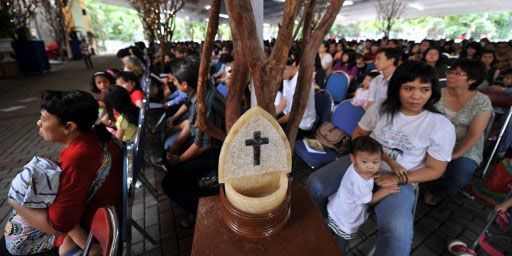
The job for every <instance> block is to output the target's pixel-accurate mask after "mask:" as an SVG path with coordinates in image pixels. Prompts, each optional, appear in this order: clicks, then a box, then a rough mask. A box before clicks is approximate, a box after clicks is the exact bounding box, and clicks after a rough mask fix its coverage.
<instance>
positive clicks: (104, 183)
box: [6, 91, 123, 255]
mask: <svg viewBox="0 0 512 256" xmlns="http://www.w3.org/2000/svg"><path fill="white" fill-rule="evenodd" d="M97 118H98V103H97V101H96V100H95V99H94V97H93V96H92V95H90V94H88V93H86V92H83V91H70V92H62V91H44V92H43V93H42V96H41V116H40V119H39V120H38V121H37V126H38V127H39V134H40V135H41V137H42V138H43V139H44V140H45V141H48V142H57V143H61V144H64V145H65V148H64V149H63V150H62V152H61V153H60V169H61V170H62V171H61V173H60V179H59V181H60V184H58V185H59V189H58V191H57V193H56V196H55V197H54V199H53V201H52V202H51V203H50V204H49V205H48V207H47V208H30V207H27V206H24V205H23V202H16V200H13V197H11V196H10V199H9V200H8V201H9V204H10V205H11V206H12V207H13V208H14V210H15V214H16V215H17V216H15V217H14V219H16V218H18V219H22V220H23V221H24V222H26V225H27V226H28V227H30V228H32V229H35V230H38V231H40V232H41V233H39V234H32V235H31V236H29V237H28V238H27V237H25V238H24V239H28V240H29V241H10V243H11V244H9V242H8V245H7V247H8V248H9V245H11V246H12V245H13V244H16V242H18V244H21V245H19V246H18V247H17V249H20V248H22V249H23V248H24V246H26V248H25V249H26V250H27V251H26V254H34V253H41V250H44V249H45V248H36V247H34V246H31V245H36V244H45V243H46V244H51V243H53V245H55V246H57V247H60V248H59V254H60V255H67V254H68V253H70V252H73V251H76V252H79V250H80V248H82V249H83V248H84V245H85V242H86V240H87V233H88V231H89V228H90V225H91V222H92V218H93V216H94V213H95V212H96V210H97V209H99V208H101V207H104V206H107V205H112V206H114V207H115V208H116V210H117V212H118V213H120V209H121V193H122V183H121V180H122V166H123V163H122V148H121V147H120V146H119V144H117V142H116V141H115V140H113V139H112V136H111V134H110V133H109V132H108V131H107V130H106V129H105V127H104V126H102V125H95V122H96V120H97ZM32 180H34V179H32ZM11 219H13V218H11ZM9 224H11V225H12V224H13V223H8V227H9ZM9 232H14V231H12V230H11V231H10V230H8V229H7V230H6V240H8V239H9V236H10V235H13V234H9ZM32 233H34V232H32ZM36 233H37V232H36ZM18 237H21V236H18ZM41 238H44V239H46V241H38V240H36V239H41ZM20 239H21V238H20ZM30 239H34V240H35V241H30ZM46 249H48V248H46ZM17 253H19V252H17ZM99 254H100V250H99V246H98V245H96V246H95V247H93V255H99Z"/></svg>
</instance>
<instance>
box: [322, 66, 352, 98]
mask: <svg viewBox="0 0 512 256" xmlns="http://www.w3.org/2000/svg"><path fill="white" fill-rule="evenodd" d="M349 84H350V78H349V76H348V75H347V73H345V72H343V71H341V70H337V71H334V72H332V73H331V74H330V75H329V77H328V78H327V82H326V85H325V90H326V91H328V92H329V93H330V94H331V96H332V99H333V100H334V103H338V102H341V101H343V100H344V99H345V97H346V96H347V89H348V86H349Z"/></svg>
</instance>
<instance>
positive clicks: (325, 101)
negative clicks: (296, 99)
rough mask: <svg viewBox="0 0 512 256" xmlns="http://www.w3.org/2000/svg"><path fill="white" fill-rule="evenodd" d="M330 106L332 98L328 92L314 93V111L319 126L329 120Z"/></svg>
mask: <svg viewBox="0 0 512 256" xmlns="http://www.w3.org/2000/svg"><path fill="white" fill-rule="evenodd" d="M332 105H333V102H332V97H331V94H330V93H329V92H328V91H325V90H320V91H318V92H317V93H315V110H316V115H317V116H318V123H319V124H322V123H323V122H325V121H328V120H329V118H331V109H332Z"/></svg>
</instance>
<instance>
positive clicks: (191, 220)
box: [180, 215, 196, 228]
mask: <svg viewBox="0 0 512 256" xmlns="http://www.w3.org/2000/svg"><path fill="white" fill-rule="evenodd" d="M195 224H196V217H194V215H188V216H187V217H185V218H183V219H181V220H180V225H181V226H182V227H184V228H191V227H193V226H194V225H195Z"/></svg>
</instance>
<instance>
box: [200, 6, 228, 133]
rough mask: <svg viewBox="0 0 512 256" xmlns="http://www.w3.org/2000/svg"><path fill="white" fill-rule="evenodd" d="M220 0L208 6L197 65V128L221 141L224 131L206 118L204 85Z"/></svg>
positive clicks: (217, 25)
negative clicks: (206, 22)
mask: <svg viewBox="0 0 512 256" xmlns="http://www.w3.org/2000/svg"><path fill="white" fill-rule="evenodd" d="M219 14H220V0H212V3H211V8H210V18H209V21H208V29H207V31H206V38H205V40H204V44H203V50H202V53H201V64H200V66H199V77H198V80H197V92H196V93H197V115H198V119H197V128H198V129H199V130H201V131H203V132H207V133H208V134H210V136H212V137H214V138H216V139H218V140H221V141H223V140H224V138H225V137H226V134H225V133H224V131H222V130H220V129H219V128H217V127H215V126H214V125H212V124H211V123H209V122H208V120H206V102H205V100H206V86H207V83H208V81H207V79H208V67H209V66H210V58H211V56H212V49H213V45H212V43H213V40H214V39H215V35H216V34H217V29H218V28H219Z"/></svg>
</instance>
